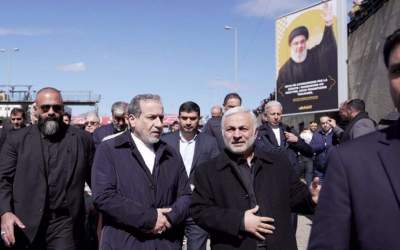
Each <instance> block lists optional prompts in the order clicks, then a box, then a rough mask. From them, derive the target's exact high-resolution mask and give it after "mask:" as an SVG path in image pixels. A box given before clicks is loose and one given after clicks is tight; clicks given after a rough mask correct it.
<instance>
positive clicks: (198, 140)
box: [190, 133, 202, 174]
mask: <svg viewBox="0 0 400 250" xmlns="http://www.w3.org/2000/svg"><path fill="white" fill-rule="evenodd" d="M201 143H202V142H201V136H200V133H199V134H197V138H196V140H195V144H194V154H193V161H192V166H191V167H190V174H192V173H193V170H194V168H195V167H196V165H197V161H198V160H199V156H200V153H201V149H202V148H201V147H200V145H201Z"/></svg>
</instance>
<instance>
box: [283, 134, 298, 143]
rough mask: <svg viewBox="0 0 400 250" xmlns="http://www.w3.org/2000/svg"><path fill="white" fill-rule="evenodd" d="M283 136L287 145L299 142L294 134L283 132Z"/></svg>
mask: <svg viewBox="0 0 400 250" xmlns="http://www.w3.org/2000/svg"><path fill="white" fill-rule="evenodd" d="M284 134H285V138H286V141H287V142H288V143H297V142H298V141H299V137H297V136H296V135H295V134H293V133H290V132H286V131H285V132H284Z"/></svg>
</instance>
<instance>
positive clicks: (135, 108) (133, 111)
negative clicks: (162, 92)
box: [128, 94, 161, 117]
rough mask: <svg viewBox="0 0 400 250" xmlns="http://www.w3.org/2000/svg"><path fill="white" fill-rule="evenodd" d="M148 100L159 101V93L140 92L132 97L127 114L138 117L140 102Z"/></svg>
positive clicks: (140, 111)
mask: <svg viewBox="0 0 400 250" xmlns="http://www.w3.org/2000/svg"><path fill="white" fill-rule="evenodd" d="M150 100H151V101H155V102H160V103H161V98H160V96H159V95H153V94H141V95H137V96H135V97H133V98H132V100H131V102H130V103H129V106H128V114H129V115H134V116H135V117H139V116H140V114H141V113H142V109H141V108H140V102H141V101H150Z"/></svg>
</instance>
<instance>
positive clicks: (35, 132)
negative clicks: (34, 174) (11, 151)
mask: <svg viewBox="0 0 400 250" xmlns="http://www.w3.org/2000/svg"><path fill="white" fill-rule="evenodd" d="M29 134H30V136H31V138H30V139H28V140H27V141H28V142H31V143H32V144H30V145H29V147H30V148H31V149H32V151H33V152H35V153H34V154H33V155H36V156H37V158H36V159H35V161H34V162H37V163H38V164H39V166H38V167H39V169H40V171H41V172H42V174H43V175H44V176H47V175H46V169H45V168H46V165H45V162H44V161H45V159H44V154H43V145H42V138H41V133H40V131H39V128H38V127H37V126H33V127H32V129H31V130H30V132H29Z"/></svg>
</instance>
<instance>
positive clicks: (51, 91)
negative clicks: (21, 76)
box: [35, 87, 63, 103]
mask: <svg viewBox="0 0 400 250" xmlns="http://www.w3.org/2000/svg"><path fill="white" fill-rule="evenodd" d="M48 95H53V96H55V97H57V98H59V99H60V101H61V103H63V100H62V96H61V92H60V91H59V90H58V89H56V88H53V87H44V88H42V89H40V90H39V91H38V92H36V99H35V103H37V102H38V99H39V98H42V97H43V96H48Z"/></svg>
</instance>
